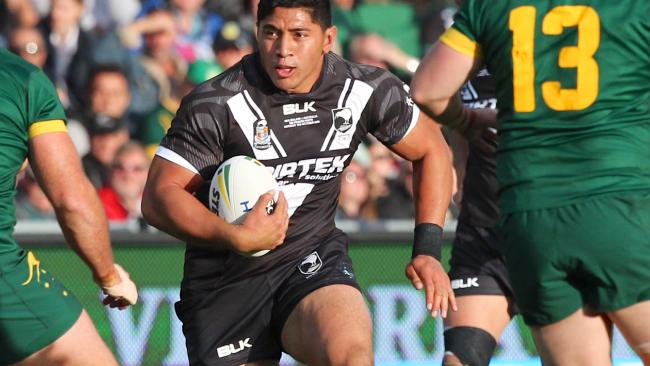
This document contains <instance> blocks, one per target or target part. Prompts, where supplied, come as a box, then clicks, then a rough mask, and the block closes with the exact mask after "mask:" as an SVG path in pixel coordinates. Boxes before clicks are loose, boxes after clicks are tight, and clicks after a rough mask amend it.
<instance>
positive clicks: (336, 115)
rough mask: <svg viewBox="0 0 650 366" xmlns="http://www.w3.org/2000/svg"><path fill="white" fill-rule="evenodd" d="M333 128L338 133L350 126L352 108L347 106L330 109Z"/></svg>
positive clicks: (344, 131) (345, 130) (343, 131)
mask: <svg viewBox="0 0 650 366" xmlns="http://www.w3.org/2000/svg"><path fill="white" fill-rule="evenodd" d="M332 119H333V120H334V128H336V130H337V131H339V132H340V133H346V132H347V131H348V130H349V129H350V128H351V127H352V109H350V108H348V107H344V108H337V109H332Z"/></svg>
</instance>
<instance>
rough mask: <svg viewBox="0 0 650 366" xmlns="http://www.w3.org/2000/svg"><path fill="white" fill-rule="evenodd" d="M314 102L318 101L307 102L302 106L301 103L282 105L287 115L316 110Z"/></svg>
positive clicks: (283, 111)
mask: <svg viewBox="0 0 650 366" xmlns="http://www.w3.org/2000/svg"><path fill="white" fill-rule="evenodd" d="M314 103H316V102H305V103H303V106H302V108H301V107H300V103H292V104H285V105H283V106H282V113H284V115H285V116H288V115H291V114H296V113H305V112H316V109H315V108H314Z"/></svg>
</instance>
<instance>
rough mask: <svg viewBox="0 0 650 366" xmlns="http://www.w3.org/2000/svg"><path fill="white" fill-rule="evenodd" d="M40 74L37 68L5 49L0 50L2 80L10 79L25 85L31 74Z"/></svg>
mask: <svg viewBox="0 0 650 366" xmlns="http://www.w3.org/2000/svg"><path fill="white" fill-rule="evenodd" d="M39 72H42V71H41V70H40V69H39V68H38V67H36V66H34V65H32V64H30V63H29V62H27V61H25V60H23V59H22V58H20V57H19V56H17V55H15V54H13V53H11V52H10V51H8V50H6V49H0V74H1V75H2V79H3V80H8V79H12V80H14V81H15V82H18V83H20V84H23V85H27V83H28V82H29V80H30V79H31V77H32V75H33V74H36V73H39Z"/></svg>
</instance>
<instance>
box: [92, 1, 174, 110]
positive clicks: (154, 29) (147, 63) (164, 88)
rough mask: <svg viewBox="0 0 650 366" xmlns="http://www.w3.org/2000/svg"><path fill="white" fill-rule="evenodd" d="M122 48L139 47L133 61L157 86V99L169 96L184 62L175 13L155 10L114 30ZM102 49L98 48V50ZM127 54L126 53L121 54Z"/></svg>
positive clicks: (129, 49)
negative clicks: (178, 47) (138, 52)
mask: <svg viewBox="0 0 650 366" xmlns="http://www.w3.org/2000/svg"><path fill="white" fill-rule="evenodd" d="M117 34H118V36H119V40H120V41H121V44H122V46H124V50H122V52H134V51H136V50H140V49H142V52H141V53H140V54H139V56H137V60H133V62H139V63H141V65H142V67H143V68H144V70H145V71H146V73H147V74H148V75H149V76H150V77H151V79H152V80H154V82H155V83H156V85H157V88H158V100H165V99H167V98H169V97H170V95H171V94H172V92H173V90H174V89H176V88H178V87H179V86H180V84H181V83H182V82H183V78H184V77H185V73H186V72H187V62H186V61H185V60H184V59H183V58H182V57H181V56H180V54H179V53H178V50H177V49H176V40H177V36H178V31H177V27H176V23H175V22H174V17H173V15H172V13H171V12H169V11H167V10H154V11H152V12H151V13H149V14H147V15H146V16H144V17H142V18H140V19H138V20H136V21H135V22H133V23H131V24H129V25H126V26H124V27H122V28H120V29H119V31H118V32H117ZM101 52H102V50H101V49H98V50H97V53H101ZM124 57H128V56H124Z"/></svg>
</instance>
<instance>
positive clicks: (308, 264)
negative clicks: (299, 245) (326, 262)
mask: <svg viewBox="0 0 650 366" xmlns="http://www.w3.org/2000/svg"><path fill="white" fill-rule="evenodd" d="M322 266H323V261H322V260H321V259H320V256H319V255H318V253H317V252H313V253H311V254H310V255H308V256H306V257H305V259H303V260H302V262H300V264H299V265H298V270H299V271H300V273H302V274H304V275H306V276H307V277H311V276H312V275H314V274H316V272H318V270H319V269H320V268H321V267H322Z"/></svg>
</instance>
